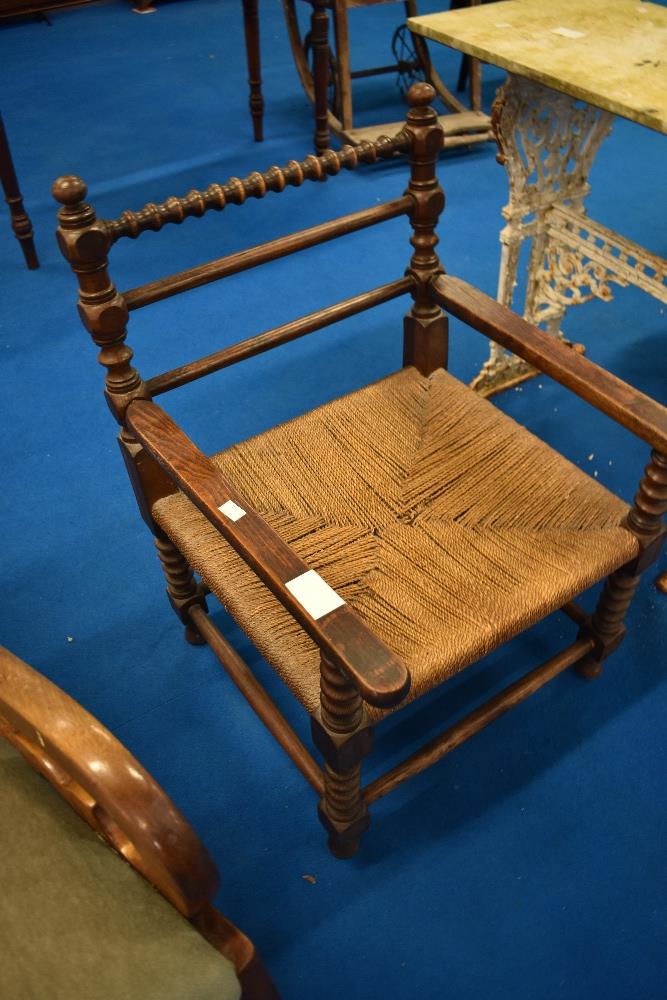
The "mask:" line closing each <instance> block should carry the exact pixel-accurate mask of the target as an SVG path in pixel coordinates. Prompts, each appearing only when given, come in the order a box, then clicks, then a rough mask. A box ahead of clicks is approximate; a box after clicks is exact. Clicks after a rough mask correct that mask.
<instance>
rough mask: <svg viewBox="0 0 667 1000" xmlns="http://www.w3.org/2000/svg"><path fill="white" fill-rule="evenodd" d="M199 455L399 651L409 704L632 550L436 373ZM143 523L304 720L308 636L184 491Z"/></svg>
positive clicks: (553, 469) (314, 696) (568, 479)
mask: <svg viewBox="0 0 667 1000" xmlns="http://www.w3.org/2000/svg"><path fill="white" fill-rule="evenodd" d="M213 462H214V463H215V464H216V465H217V466H218V467H219V468H220V469H221V470H222V471H223V473H224V474H225V475H226V476H228V477H229V478H230V479H231V481H232V482H233V483H234V484H235V486H236V487H237V488H238V489H239V490H240V491H241V493H242V494H244V495H245V496H246V497H247V499H248V500H249V502H250V503H251V504H252V505H253V506H254V507H256V508H257V510H258V511H259V512H260V513H261V514H262V515H263V517H264V518H265V519H266V520H267V521H268V522H269V523H270V524H271V525H272V526H273V527H274V528H275V529H276V530H277V531H278V532H279V533H280V535H281V536H282V537H283V538H284V539H285V540H286V541H287V542H288V543H289V544H290V545H292V546H293V547H294V549H295V550H296V551H297V552H298V554H299V555H300V556H301V557H302V558H303V559H304V560H305V561H306V562H307V563H308V564H309V566H311V567H312V568H313V569H316V570H317V571H318V572H319V573H320V574H321V575H322V576H323V577H324V578H325V579H326V581H327V582H328V583H329V584H330V585H331V586H332V587H334V588H335V590H337V591H338V592H339V593H340V594H341V596H342V597H344V599H345V600H346V601H347V602H348V603H349V604H350V606H351V607H352V608H354V610H355V611H356V612H357V613H358V614H359V616H360V617H361V618H362V619H363V620H364V621H365V622H366V624H367V625H368V626H369V627H370V628H371V629H373V631H374V632H375V633H376V634H377V635H378V636H379V637H380V638H382V639H383V640H384V641H385V642H386V643H387V644H388V645H389V646H390V647H391V648H392V649H393V650H394V651H395V652H396V653H397V654H398V655H400V657H401V658H402V659H403V660H404V662H405V664H406V665H407V667H408V668H409V670H410V672H411V674H412V687H411V690H410V693H409V695H408V698H407V699H406V701H407V700H411V699H414V698H416V697H418V696H419V695H421V694H423V693H425V692H426V691H428V690H430V689H431V688H432V687H434V686H436V685H437V684H439V683H441V682H442V681H443V680H445V679H447V678H448V677H450V676H452V675H453V674H455V673H456V672H457V671H459V670H461V669H462V668H463V667H465V666H467V665H468V664H470V663H471V662H473V661H475V660H477V659H478V658H479V657H481V656H483V655H484V654H486V653H488V652H489V651H491V650H492V649H494V648H495V647H496V646H498V645H500V644H501V643H503V642H505V641H507V640H508V639H509V638H511V637H512V636H513V635H516V634H517V633H518V632H520V631H522V630H523V629H525V628H527V627H528V626H530V625H531V624H533V623H534V622H536V621H537V620H539V619H541V618H542V617H544V616H545V615H546V614H549V613H550V612H551V611H554V610H555V609H557V608H559V607H560V606H562V605H563V604H564V603H565V602H567V601H568V600H570V599H572V598H573V597H574V596H576V595H577V594H579V593H581V591H582V590H584V589H586V588H587V587H588V586H590V585H592V584H593V583H595V582H596V581H597V580H599V579H600V578H602V577H603V576H605V575H607V574H608V573H610V572H611V571H613V570H614V569H615V568H617V567H619V566H621V565H622V564H624V563H625V562H627V561H628V560H629V559H631V558H632V557H633V556H635V555H636V554H637V552H638V544H637V540H636V538H635V536H634V535H633V534H631V532H630V531H628V530H627V529H626V528H624V527H622V521H623V518H624V517H625V515H626V513H627V510H628V508H627V506H626V504H624V503H623V502H622V501H621V500H619V499H618V498H617V497H616V496H614V495H613V494H611V493H609V492H608V491H607V490H606V489H605V488H604V487H602V486H601V485H600V484H599V483H598V482H596V481H595V480H593V479H591V478H590V477H589V476H588V475H586V474H585V473H584V472H582V471H581V470H580V469H578V468H576V467H575V466H574V465H572V464H571V463H570V462H568V461H567V460H566V459H565V458H563V457H562V456H561V455H560V454H558V453H557V452H555V451H553V450H552V449H551V448H550V447H549V446H548V445H546V444H545V443H544V442H542V441H540V440H539V439H538V438H536V437H534V436H533V435H532V434H531V433H530V432H529V431H527V430H526V429H525V428H524V427H522V426H521V425H519V424H517V423H516V422H515V421H514V420H512V419H511V418H509V417H507V416H505V415H504V414H503V413H501V412H500V411H499V410H498V409H497V408H496V407H495V406H493V405H492V404H490V403H488V402H487V401H486V400H484V399H482V398H480V397H479V396H477V395H476V394H475V393H473V392H472V391H471V390H470V389H468V388H467V386H464V385H463V384H462V383H460V382H458V381H457V380H456V379H455V378H453V377H452V376H451V375H449V374H448V373H447V372H445V371H443V370H438V371H436V372H434V373H433V374H432V375H431V376H429V377H424V376H422V375H421V374H420V373H419V372H418V371H417V370H416V369H415V368H405V369H403V370H402V371H400V372H397V373H396V374H393V375H391V376H389V377H388V378H385V379H383V380H382V381H380V382H377V383H375V384H374V385H370V386H368V387H366V388H363V389H361V390H359V391H357V392H353V393H351V394H350V395H347V396H345V397H342V398H341V399H337V400H335V401H334V402H331V403H328V404H326V405H324V406H322V407H319V408H318V409H316V410H313V411H312V412H310V413H307V414H305V415H303V416H300V417H297V418H296V419H294V420H291V421H289V422H288V423H286V424H283V425H281V426H278V427H275V428H272V429H271V430H269V431H267V432H265V433H263V434H260V435H259V436H257V437H254V438H251V439H249V440H247V441H245V442H242V443H241V444H238V445H235V446H234V447H232V448H230V449H229V450H227V451H224V452H220V453H219V454H217V455H215V456H213ZM153 516H154V517H155V520H156V521H157V522H158V523H159V525H160V526H161V527H162V528H163V530H164V531H165V532H166V533H167V534H168V535H169V536H170V538H171V539H172V541H173V542H174V543H175V544H176V545H177V547H178V548H179V550H180V551H181V552H182V553H183V555H184V556H185V557H186V558H187V560H188V562H189V563H190V564H191V565H192V567H193V568H194V569H195V570H196V571H197V572H198V573H199V574H200V575H201V576H202V578H203V580H204V581H205V582H206V583H207V585H208V586H209V587H210V588H211V590H212V591H213V592H214V593H215V594H216V595H217V597H218V598H219V599H220V600H221V601H222V603H223V605H224V606H225V607H226V609H227V610H228V611H229V612H230V613H231V614H232V616H233V617H234V618H235V619H236V621H237V622H238V623H239V625H240V626H241V628H242V629H243V630H244V631H245V632H246V634H247V635H248V636H249V637H250V638H251V640H252V641H253V642H254V644H255V645H256V646H257V648H258V649H259V651H260V652H261V653H262V655H263V656H264V657H265V658H266V659H267V660H268V661H269V663H271V664H272V665H273V667H274V668H275V669H276V670H277V671H278V673H279V674H280V675H281V677H282V678H283V680H284V681H285V682H286V683H287V684H288V686H289V687H290V688H291V690H292V691H293V693H294V694H295V695H296V697H297V698H298V699H299V700H300V701H301V702H302V704H303V705H304V706H305V708H306V709H307V710H308V711H309V712H315V711H316V710H317V708H318V705H319V683H320V672H319V652H318V650H317V647H316V646H315V644H314V643H313V642H312V641H311V639H310V638H309V637H308V636H307V635H306V634H305V632H303V630H302V629H301V628H300V627H299V625H298V624H297V623H296V622H295V621H294V620H293V619H292V618H291V616H289V615H288V614H287V612H285V610H284V609H283V607H282V605H280V604H279V603H278V601H277V600H276V599H275V598H274V597H273V595H272V594H271V593H270V591H269V590H268V589H267V588H266V587H265V586H264V585H263V584H262V583H261V582H260V581H259V579H258V578H257V577H256V576H255V574H254V573H253V572H252V571H251V570H250V569H248V567H247V566H246V564H245V563H244V562H243V561H242V560H241V559H240V558H239V556H237V555H236V553H235V552H234V551H233V549H232V548H231V547H230V546H229V545H228V544H227V543H226V542H225V541H224V539H223V538H222V537H221V536H220V534H219V533H218V532H217V531H216V530H215V529H214V528H213V527H212V526H211V525H210V523H209V522H208V521H207V520H206V519H205V518H204V516H203V515H202V514H200V513H199V511H198V510H197V509H196V508H195V507H194V505H193V504H192V503H191V502H190V501H189V500H188V499H187V498H186V497H185V496H184V495H183V494H182V493H176V494H172V495H171V496H168V497H165V498H162V499H161V500H159V501H158V502H157V503H156V504H155V506H154V508H153ZM403 704H405V702H403ZM369 710H370V715H371V717H375V718H378V717H380V716H382V715H384V714H386V712H384V711H381V710H379V709H373V708H370V706H369Z"/></svg>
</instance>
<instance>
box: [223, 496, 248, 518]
mask: <svg viewBox="0 0 667 1000" xmlns="http://www.w3.org/2000/svg"><path fill="white" fill-rule="evenodd" d="M218 510H219V511H221V512H222V513H223V514H224V515H225V517H228V518H229V520H230V521H238V520H240V518H242V517H245V511H244V509H243V507H239V505H238V504H237V503H234V501H233V500H227V501H226V502H225V503H223V504H222V506H220V507H218Z"/></svg>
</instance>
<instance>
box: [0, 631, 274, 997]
mask: <svg viewBox="0 0 667 1000" xmlns="http://www.w3.org/2000/svg"><path fill="white" fill-rule="evenodd" d="M0 737H4V738H5V739H6V740H7V741H8V742H9V743H11V744H12V746H14V747H15V748H16V749H17V750H18V751H19V752H20V753H21V754H22V755H23V757H25V759H26V760H27V762H28V763H29V764H30V765H31V767H33V768H34V769H35V770H36V771H38V772H39V773H40V774H41V775H43V776H44V777H45V778H46V779H47V780H48V781H49V782H50V784H51V785H53V787H54V788H55V790H56V791H57V792H58V794H59V795H61V796H62V798H63V799H65V801H66V802H67V803H68V804H69V805H70V806H71V807H72V809H74V811H75V812H76V813H78V815H79V816H81V817H82V819H84V820H85V821H86V823H88V825H89V826H90V827H92V829H93V830H94V831H95V832H96V833H97V834H98V836H100V837H101V838H102V839H103V840H105V841H106V842H107V843H108V844H109V845H110V846H111V847H112V848H113V849H114V850H115V851H117V853H118V854H120V855H121V856H122V857H123V858H124V859H125V860H126V861H127V862H128V863H129V864H130V865H132V867H133V868H135V869H136V870H137V871H138V872H139V874H140V875H143V877H144V878H146V879H147V880H148V881H149V882H150V883H151V884H152V885H154V886H155V888H156V889H157V890H158V891H159V892H160V893H161V894H162V895H163V896H164V897H165V899H167V900H168V901H169V902H170V903H171V904H172V906H174V907H175V909H177V910H178V911H179V913H181V914H182V915H183V916H184V917H185V918H186V919H187V920H189V921H190V923H192V924H193V925H194V926H195V927H196V928H197V930H198V931H199V932H200V933H201V934H202V936H203V937H205V938H206V940H207V941H208V942H209V943H210V944H211V945H213V947H214V948H215V949H216V950H217V951H219V952H220V953H221V954H222V955H224V956H225V958H227V959H228V960H229V961H230V962H232V964H233V965H234V967H235V969H236V974H237V976H238V978H239V981H240V983H241V987H242V991H243V992H242V997H243V1000H279V997H278V993H277V992H276V989H275V986H274V985H273V983H272V982H271V980H270V978H269V975H268V973H267V971H266V969H265V967H264V964H263V962H262V959H261V957H260V955H259V953H258V952H257V950H256V949H255V946H254V944H253V943H252V941H251V940H250V939H249V938H248V937H246V935H245V934H244V933H243V932H242V931H240V930H239V929H238V927H235V926H234V924H232V923H231V922H230V921H229V920H227V918H226V917H224V916H223V915H222V913H220V911H219V910H217V909H216V908H215V907H214V906H213V898H214V896H215V894H216V892H217V890H218V888H219V885H220V875H219V873H218V870H217V869H216V867H215V864H214V862H213V861H212V859H211V858H210V856H209V854H208V851H207V850H206V849H205V847H204V846H203V844H202V843H201V841H200V840H199V837H198V836H197V834H196V833H195V831H194V830H193V828H192V827H191V826H190V824H189V823H188V821H187V820H186V819H185V817H184V816H183V815H182V813H180V812H179V810H178V809H177V808H176V807H175V805H174V803H173V802H172V801H171V799H170V798H169V797H168V795H167V794H166V792H165V791H164V790H163V789H162V788H161V787H160V786H159V785H158V784H157V782H156V781H155V779H154V778H153V777H152V776H151V775H150V774H149V773H148V772H147V771H146V770H145V769H144V768H143V767H142V766H141V764H140V763H139V761H138V760H136V758H135V757H133V756H132V754H131V753H130V752H129V750H127V748H126V747H124V746H123V744H122V743H120V742H119V741H118V740H117V739H116V738H115V736H113V735H112V734H111V733H110V732H109V731H108V729H106V728H105V727H104V726H103V725H102V724H101V723H100V722H99V721H98V720H97V719H96V718H95V717H94V716H92V715H90V713H89V712H87V711H86V710H85V709H84V708H83V707H82V706H81V705H79V703H78V702H76V701H74V699H73V698H70V696H69V695H68V694H66V693H65V692H64V691H62V690H61V689H60V688H59V687H57V686H56V685H55V684H52V683H51V681H49V680H48V679H47V678H46V677H44V676H43V675H42V674H40V673H38V672H37V671H36V670H33V669H32V667H30V666H28V664H27V663H24V661H23V660H20V659H19V658H18V657H17V656H14V655H13V653H10V652H9V650H7V649H4V648H3V647H2V646H0Z"/></svg>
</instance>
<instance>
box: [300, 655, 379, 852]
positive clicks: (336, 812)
mask: <svg viewBox="0 0 667 1000" xmlns="http://www.w3.org/2000/svg"><path fill="white" fill-rule="evenodd" d="M320 670H321V674H320V684H321V694H320V704H321V708H320V716H319V718H313V720H312V733H313V740H314V742H315V745H316V746H317V748H318V750H319V751H320V752H321V753H322V755H323V757H324V796H323V798H322V800H321V801H320V803H319V806H318V815H319V818H320V822H321V823H322V825H323V826H324V828H325V830H326V831H327V833H328V834H329V850H330V851H331V853H332V854H333V855H334V857H336V858H342V859H344V858H351V857H352V856H353V855H354V854H356V852H357V850H358V848H359V840H360V838H361V835H362V833H364V831H365V830H367V829H368V826H369V824H370V817H369V815H368V808H367V806H366V803H365V801H364V798H363V795H362V792H361V761H362V759H363V757H365V756H366V754H368V753H369V752H370V749H371V746H372V742H373V731H372V729H371V728H370V726H368V725H367V724H366V722H365V719H364V711H363V704H362V700H361V696H360V695H359V692H358V691H357V689H356V688H355V687H353V685H352V684H351V683H350V682H349V681H348V679H347V678H346V677H345V676H344V674H343V673H342V672H341V671H340V670H339V669H338V667H336V666H334V665H333V664H332V663H329V661H328V660H326V658H325V657H324V656H323V657H322V660H321V667H320Z"/></svg>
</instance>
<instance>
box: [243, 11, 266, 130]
mask: <svg viewBox="0 0 667 1000" xmlns="http://www.w3.org/2000/svg"><path fill="white" fill-rule="evenodd" d="M243 28H244V31H245V49H246V59H247V61H248V84H249V86H250V98H249V104H250V114H251V115H252V129H253V134H254V136H255V142H262V140H263V139H264V98H263V96H262V72H261V56H260V49H259V13H258V10H257V0H243Z"/></svg>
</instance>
